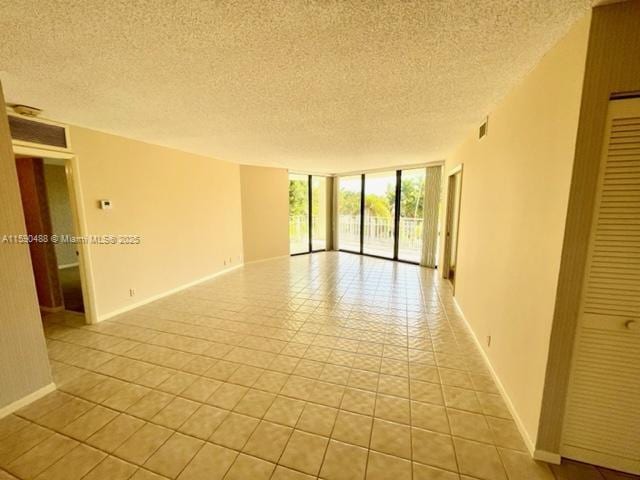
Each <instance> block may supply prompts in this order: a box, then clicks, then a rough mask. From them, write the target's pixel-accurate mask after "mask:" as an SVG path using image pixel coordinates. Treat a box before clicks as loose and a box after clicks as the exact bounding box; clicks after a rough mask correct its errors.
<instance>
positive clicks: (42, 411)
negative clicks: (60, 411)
mask: <svg viewBox="0 0 640 480" xmlns="http://www.w3.org/2000/svg"><path fill="white" fill-rule="evenodd" d="M85 377H86V378H85ZM81 378H85V380H84V381H91V385H96V384H97V383H99V382H100V381H102V377H101V376H99V375H96V374H94V373H89V374H85V375H83V376H82V377H81ZM76 381H79V380H78V379H76ZM72 398H73V397H72V396H71V395H68V394H66V393H64V392H63V391H60V390H56V391H54V392H51V393H50V394H48V395H45V396H44V397H42V398H41V399H39V400H36V401H35V402H33V403H31V404H29V405H27V406H26V407H22V408H21V409H20V410H18V411H17V412H16V414H17V415H18V416H20V417H24V418H26V419H29V420H36V419H38V418H40V417H43V416H44V415H46V414H48V413H50V412H52V411H53V410H55V409H57V408H59V407H61V406H62V405H64V404H65V403H67V402H68V401H69V400H71V399H72Z"/></svg>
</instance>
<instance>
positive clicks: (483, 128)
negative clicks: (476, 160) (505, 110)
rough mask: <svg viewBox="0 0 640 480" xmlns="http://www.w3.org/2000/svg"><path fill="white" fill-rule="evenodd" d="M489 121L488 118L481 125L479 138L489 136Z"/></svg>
mask: <svg viewBox="0 0 640 480" xmlns="http://www.w3.org/2000/svg"><path fill="white" fill-rule="evenodd" d="M487 123H489V121H488V120H487V121H486V122H484V123H483V124H482V125H480V129H479V130H478V138H482V137H486V136H487Z"/></svg>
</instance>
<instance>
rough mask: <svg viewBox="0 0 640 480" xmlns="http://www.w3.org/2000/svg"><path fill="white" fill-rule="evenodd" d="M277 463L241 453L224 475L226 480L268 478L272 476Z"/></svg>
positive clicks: (261, 479)
mask: <svg viewBox="0 0 640 480" xmlns="http://www.w3.org/2000/svg"><path fill="white" fill-rule="evenodd" d="M274 468H275V464H273V463H271V462H267V461H265V460H261V459H259V458H255V457H250V456H249V455H244V454H240V455H238V457H237V458H236V461H235V462H234V463H233V465H231V468H230V469H229V471H228V472H227V475H226V476H225V477H224V478H225V480H248V479H252V480H267V479H269V478H270V477H271V474H272V473H273V470H274Z"/></svg>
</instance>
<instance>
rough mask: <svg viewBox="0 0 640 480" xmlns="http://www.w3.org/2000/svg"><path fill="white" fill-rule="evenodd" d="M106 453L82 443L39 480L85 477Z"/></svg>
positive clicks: (64, 479)
mask: <svg viewBox="0 0 640 480" xmlns="http://www.w3.org/2000/svg"><path fill="white" fill-rule="evenodd" d="M105 457H106V454H105V453H104V452H101V451H100V450H96V449H95V448H91V447H89V446H87V445H84V444H80V445H78V446H77V447H76V448H74V449H73V450H71V451H70V452H69V453H67V454H66V455H65V456H64V457H62V458H61V459H60V460H58V461H57V462H56V463H54V464H53V465H51V466H50V467H49V468H47V469H46V470H45V471H44V472H42V473H41V474H40V475H38V476H37V477H36V479H37V480H78V479H80V478H82V477H84V476H85V475H86V474H87V473H89V471H91V470H92V469H93V468H94V467H95V466H96V465H98V464H99V463H100V462H101V461H102V460H103V459H104V458H105Z"/></svg>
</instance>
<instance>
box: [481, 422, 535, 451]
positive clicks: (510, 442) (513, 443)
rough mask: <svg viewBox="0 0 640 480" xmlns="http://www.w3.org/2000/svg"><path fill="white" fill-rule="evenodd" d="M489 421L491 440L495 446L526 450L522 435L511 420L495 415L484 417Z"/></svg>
mask: <svg viewBox="0 0 640 480" xmlns="http://www.w3.org/2000/svg"><path fill="white" fill-rule="evenodd" d="M485 419H486V420H487V422H488V423H489V428H490V429H491V434H492V437H493V442H494V443H495V445H496V446H499V447H505V448H510V449H512V450H520V451H526V448H527V447H526V446H525V444H524V441H523V440H522V435H520V432H519V431H518V427H517V426H516V423H515V422H514V421H513V420H507V419H505V418H497V417H489V416H487V417H485Z"/></svg>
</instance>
